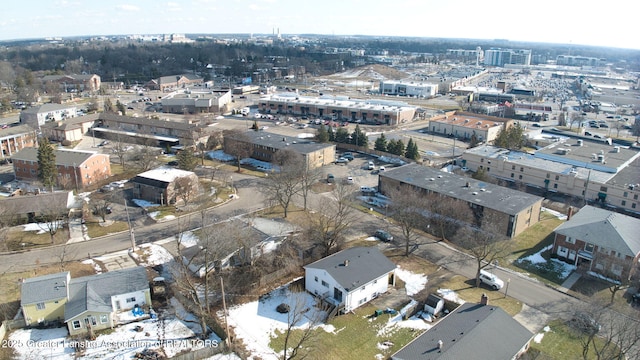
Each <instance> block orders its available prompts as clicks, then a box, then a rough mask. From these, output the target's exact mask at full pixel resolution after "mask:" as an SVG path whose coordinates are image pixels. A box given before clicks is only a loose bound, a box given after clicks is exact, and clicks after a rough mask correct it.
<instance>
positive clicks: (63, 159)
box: [11, 147, 111, 189]
mask: <svg viewBox="0 0 640 360" xmlns="http://www.w3.org/2000/svg"><path fill="white" fill-rule="evenodd" d="M54 154H55V157H56V168H57V171H58V177H57V185H58V186H59V187H62V188H68V189H72V188H75V189H84V188H85V187H87V186H91V185H95V184H97V183H99V182H100V181H102V180H105V179H107V178H109V177H110V176H111V163H110V161H109V155H107V154H99V153H97V152H95V151H82V150H62V149H57V150H55V151H54ZM11 160H12V161H13V172H14V173H15V176H16V179H17V180H27V181H37V180H38V149H37V148H35V147H28V148H24V149H22V150H20V151H19V152H18V153H17V154H15V155H13V156H12V157H11Z"/></svg>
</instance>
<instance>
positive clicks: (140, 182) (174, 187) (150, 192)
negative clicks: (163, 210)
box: [130, 166, 200, 205]
mask: <svg viewBox="0 0 640 360" xmlns="http://www.w3.org/2000/svg"><path fill="white" fill-rule="evenodd" d="M130 182H131V183H132V184H133V197H134V198H136V199H143V200H147V201H151V202H154V203H157V204H161V205H166V204H175V203H176V202H179V201H180V200H185V199H183V197H184V196H192V195H196V194H198V193H199V192H200V183H199V181H198V175H196V174H195V173H194V172H192V171H186V170H181V169H175V168H172V167H169V166H161V167H158V168H155V169H151V170H149V171H145V172H143V173H141V174H138V175H137V176H136V177H134V178H133V179H131V181H130ZM181 187H185V189H182V190H181V189H180V188H181ZM187 200H188V199H187Z"/></svg>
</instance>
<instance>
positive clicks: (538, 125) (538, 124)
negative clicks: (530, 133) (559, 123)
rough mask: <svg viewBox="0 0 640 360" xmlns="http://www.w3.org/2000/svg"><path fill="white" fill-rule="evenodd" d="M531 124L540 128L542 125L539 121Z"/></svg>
mask: <svg viewBox="0 0 640 360" xmlns="http://www.w3.org/2000/svg"><path fill="white" fill-rule="evenodd" d="M531 126H533V127H537V128H540V127H542V124H540V123H533V125H531Z"/></svg>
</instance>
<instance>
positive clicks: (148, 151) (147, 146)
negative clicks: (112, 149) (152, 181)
mask: <svg viewBox="0 0 640 360" xmlns="http://www.w3.org/2000/svg"><path fill="white" fill-rule="evenodd" d="M157 157H158V150H157V149H155V148H154V147H153V140H151V139H147V140H144V142H143V144H142V146H141V147H140V148H138V149H137V150H136V151H135V152H134V153H133V155H132V156H131V159H132V160H133V162H134V163H135V165H136V166H137V167H138V168H139V169H140V170H141V171H147V170H149V169H151V168H152V167H154V166H155V165H156V164H157V163H158V160H157Z"/></svg>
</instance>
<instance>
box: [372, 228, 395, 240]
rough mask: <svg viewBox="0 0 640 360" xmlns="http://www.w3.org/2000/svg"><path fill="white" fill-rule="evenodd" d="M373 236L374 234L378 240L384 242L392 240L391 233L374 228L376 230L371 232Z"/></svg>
mask: <svg viewBox="0 0 640 360" xmlns="http://www.w3.org/2000/svg"><path fill="white" fill-rule="evenodd" d="M373 236H375V237H376V238H378V239H379V240H380V241H384V242H392V241H393V235H391V234H390V233H389V232H388V231H385V230H382V229H380V230H376V232H375V233H374V234H373Z"/></svg>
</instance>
